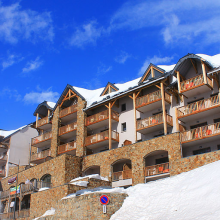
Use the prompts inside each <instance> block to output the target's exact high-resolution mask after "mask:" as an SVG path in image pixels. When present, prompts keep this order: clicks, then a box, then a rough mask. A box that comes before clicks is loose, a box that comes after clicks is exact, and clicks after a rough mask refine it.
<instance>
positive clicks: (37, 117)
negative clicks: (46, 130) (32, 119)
mask: <svg viewBox="0 0 220 220" xmlns="http://www.w3.org/2000/svg"><path fill="white" fill-rule="evenodd" d="M38 119H39V113H37V116H36V128H37V126H38Z"/></svg>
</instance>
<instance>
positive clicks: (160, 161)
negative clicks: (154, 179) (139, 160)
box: [156, 157, 169, 164]
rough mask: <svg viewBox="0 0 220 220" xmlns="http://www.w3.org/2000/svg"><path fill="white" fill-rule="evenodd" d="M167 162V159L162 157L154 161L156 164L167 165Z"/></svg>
mask: <svg viewBox="0 0 220 220" xmlns="http://www.w3.org/2000/svg"><path fill="white" fill-rule="evenodd" d="M167 162H169V159H168V157H162V158H159V159H156V164H161V163H167Z"/></svg>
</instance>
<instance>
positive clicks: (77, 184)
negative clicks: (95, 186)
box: [70, 181, 89, 187]
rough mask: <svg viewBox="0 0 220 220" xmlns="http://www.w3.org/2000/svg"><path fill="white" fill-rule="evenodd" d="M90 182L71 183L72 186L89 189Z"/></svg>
mask: <svg viewBox="0 0 220 220" xmlns="http://www.w3.org/2000/svg"><path fill="white" fill-rule="evenodd" d="M88 183H89V182H88V181H78V182H71V183H70V184H72V185H75V186H84V187H87V185H88Z"/></svg>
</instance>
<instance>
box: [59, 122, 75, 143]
mask: <svg viewBox="0 0 220 220" xmlns="http://www.w3.org/2000/svg"><path fill="white" fill-rule="evenodd" d="M76 130H77V122H73V123H71V124H68V125H65V126H62V127H60V129H59V136H60V139H61V140H63V139H68V138H70V137H72V136H75V135H76Z"/></svg>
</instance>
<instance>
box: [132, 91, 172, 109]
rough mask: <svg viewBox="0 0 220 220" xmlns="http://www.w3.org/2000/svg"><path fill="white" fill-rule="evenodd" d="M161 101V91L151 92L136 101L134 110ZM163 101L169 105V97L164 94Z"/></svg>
mask: <svg viewBox="0 0 220 220" xmlns="http://www.w3.org/2000/svg"><path fill="white" fill-rule="evenodd" d="M161 99H162V95H161V90H158V91H156V92H152V93H150V94H147V95H145V96H142V97H139V98H137V99H136V108H140V107H142V106H145V105H148V104H151V103H153V102H156V101H159V100H161ZM165 100H166V101H167V102H169V103H171V96H170V95H169V94H168V93H166V92H165Z"/></svg>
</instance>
